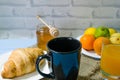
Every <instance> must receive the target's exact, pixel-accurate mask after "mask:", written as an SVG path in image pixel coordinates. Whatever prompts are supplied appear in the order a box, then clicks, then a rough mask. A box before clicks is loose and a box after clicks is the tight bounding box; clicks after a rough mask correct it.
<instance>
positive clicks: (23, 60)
mask: <svg viewBox="0 0 120 80" xmlns="http://www.w3.org/2000/svg"><path fill="white" fill-rule="evenodd" d="M40 55H43V51H42V50H41V49H39V48H19V49H16V50H13V51H12V53H11V55H10V56H9V58H8V60H7V62H6V63H5V64H4V67H3V70H2V72H1V76H2V77H3V78H14V77H16V76H21V75H24V74H27V73H30V72H33V71H35V62H36V59H37V57H38V56H40ZM42 63H43V61H42V62H41V63H40V64H42Z"/></svg>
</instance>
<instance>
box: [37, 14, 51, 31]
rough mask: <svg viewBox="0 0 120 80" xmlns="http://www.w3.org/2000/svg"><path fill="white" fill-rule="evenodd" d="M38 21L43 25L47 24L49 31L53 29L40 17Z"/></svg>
mask: <svg viewBox="0 0 120 80" xmlns="http://www.w3.org/2000/svg"><path fill="white" fill-rule="evenodd" d="M37 18H38V20H40V21H41V22H42V23H43V24H45V25H46V26H47V27H48V28H49V29H50V28H51V27H50V26H49V25H48V24H47V23H46V22H45V21H44V20H43V19H42V18H40V16H37Z"/></svg>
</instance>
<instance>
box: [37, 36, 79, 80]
mask: <svg viewBox="0 0 120 80" xmlns="http://www.w3.org/2000/svg"><path fill="white" fill-rule="evenodd" d="M47 48H48V50H49V54H47V55H42V56H39V57H38V58H37V60H36V68H37V71H38V72H39V73H40V74H41V75H42V76H43V77H45V78H52V79H55V80H77V76H78V72H79V67H80V58H81V43H80V42H79V41H78V40H76V39H74V38H72V37H58V38H54V39H52V40H50V41H49V42H48V44H47ZM42 59H47V60H48V61H50V63H51V68H52V72H51V73H49V74H45V73H43V72H42V71H41V70H40V69H39V63H40V61H41V60H42Z"/></svg>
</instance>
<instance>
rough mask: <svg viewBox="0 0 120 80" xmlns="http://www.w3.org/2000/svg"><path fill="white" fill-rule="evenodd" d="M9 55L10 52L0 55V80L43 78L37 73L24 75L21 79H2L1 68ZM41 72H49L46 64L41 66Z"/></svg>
mask: <svg viewBox="0 0 120 80" xmlns="http://www.w3.org/2000/svg"><path fill="white" fill-rule="evenodd" d="M10 53H11V51H10V52H8V53H4V54H3V55H0V80H21V79H22V80H23V79H24V80H38V79H41V78H43V77H42V76H41V75H40V74H39V73H38V72H37V71H35V72H32V73H29V74H26V75H23V76H21V77H16V78H13V79H4V78H2V76H1V71H2V67H3V65H4V63H5V62H6V61H7V59H8V57H9V55H10ZM41 71H42V72H44V73H49V72H50V71H49V68H48V64H47V62H45V64H43V65H42V67H41Z"/></svg>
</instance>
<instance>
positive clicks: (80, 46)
mask: <svg viewBox="0 0 120 80" xmlns="http://www.w3.org/2000/svg"><path fill="white" fill-rule="evenodd" d="M62 38H64V39H72V40H74V41H76V42H77V43H78V45H79V47H78V48H76V49H74V50H71V51H65V52H62V51H55V50H53V49H51V48H50V47H49V46H48V45H49V43H50V42H51V41H54V40H57V39H62ZM47 48H48V50H49V51H52V52H55V53H68V54H70V53H73V52H76V51H77V50H81V48H82V44H81V42H80V41H79V40H77V39H75V38H73V37H57V38H54V39H51V40H50V41H48V43H47Z"/></svg>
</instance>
